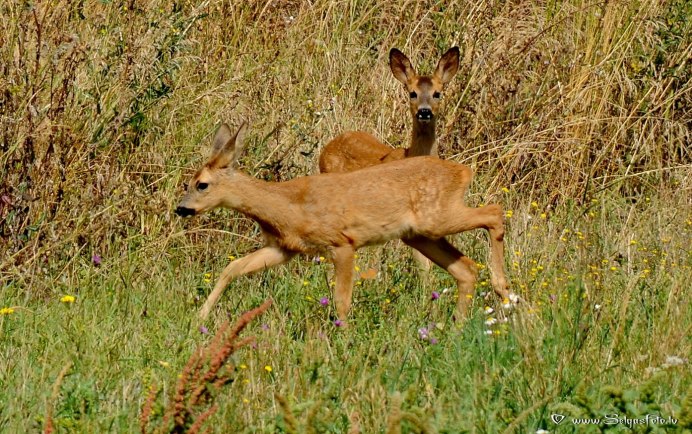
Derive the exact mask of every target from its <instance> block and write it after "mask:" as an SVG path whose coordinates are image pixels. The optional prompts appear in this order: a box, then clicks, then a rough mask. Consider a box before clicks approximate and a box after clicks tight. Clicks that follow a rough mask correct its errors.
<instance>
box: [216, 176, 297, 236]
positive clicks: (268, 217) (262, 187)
mask: <svg viewBox="0 0 692 434" xmlns="http://www.w3.org/2000/svg"><path fill="white" fill-rule="evenodd" d="M279 185H280V184H279V183H276V182H269V181H262V180H260V179H255V178H253V177H251V176H249V175H246V174H244V173H236V174H234V179H233V180H232V182H231V183H230V186H229V187H228V188H227V191H228V193H227V194H226V196H225V197H224V205H225V206H226V207H227V208H231V209H234V210H236V211H239V212H241V213H243V214H245V215H247V216H248V217H250V218H252V219H253V220H256V221H257V222H258V223H260V224H261V225H263V226H264V225H265V224H268V223H269V222H276V223H278V224H281V223H282V222H284V221H285V220H286V218H287V217H288V216H290V214H291V212H290V210H291V209H292V207H293V206H292V204H291V201H290V199H289V198H288V197H286V195H284V194H282V193H281V190H280V188H279Z"/></svg>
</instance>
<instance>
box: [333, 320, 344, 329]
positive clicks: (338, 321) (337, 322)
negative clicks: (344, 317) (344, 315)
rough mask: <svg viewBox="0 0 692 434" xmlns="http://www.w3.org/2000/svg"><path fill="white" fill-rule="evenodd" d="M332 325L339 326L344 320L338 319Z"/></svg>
mask: <svg viewBox="0 0 692 434" xmlns="http://www.w3.org/2000/svg"><path fill="white" fill-rule="evenodd" d="M334 325H335V326H337V327H341V326H343V325H344V322H343V321H341V320H340V319H338V320H336V321H334Z"/></svg>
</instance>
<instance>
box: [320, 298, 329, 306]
mask: <svg viewBox="0 0 692 434" xmlns="http://www.w3.org/2000/svg"><path fill="white" fill-rule="evenodd" d="M320 304H321V305H322V306H327V305H328V304H329V299H328V298H327V297H322V298H320Z"/></svg>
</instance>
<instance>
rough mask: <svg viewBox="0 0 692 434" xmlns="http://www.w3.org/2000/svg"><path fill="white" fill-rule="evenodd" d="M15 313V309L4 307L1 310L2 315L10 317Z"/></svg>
mask: <svg viewBox="0 0 692 434" xmlns="http://www.w3.org/2000/svg"><path fill="white" fill-rule="evenodd" d="M12 313H14V308H11V307H3V308H2V309H0V315H9V314H12Z"/></svg>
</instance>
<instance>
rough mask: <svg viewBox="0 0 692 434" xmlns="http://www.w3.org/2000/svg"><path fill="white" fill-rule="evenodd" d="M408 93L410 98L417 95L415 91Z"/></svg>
mask: <svg viewBox="0 0 692 434" xmlns="http://www.w3.org/2000/svg"><path fill="white" fill-rule="evenodd" d="M408 95H409V96H410V97H411V99H413V98H417V97H418V94H417V93H416V92H411V93H409V94H408Z"/></svg>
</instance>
